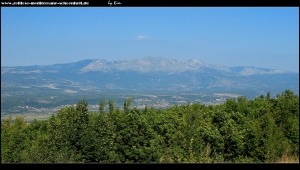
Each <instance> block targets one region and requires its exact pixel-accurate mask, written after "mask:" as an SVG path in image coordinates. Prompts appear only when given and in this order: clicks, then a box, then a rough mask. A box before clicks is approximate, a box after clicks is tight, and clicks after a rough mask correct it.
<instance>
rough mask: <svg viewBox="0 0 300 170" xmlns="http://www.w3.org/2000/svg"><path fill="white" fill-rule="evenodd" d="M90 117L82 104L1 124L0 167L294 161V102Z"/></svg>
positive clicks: (283, 98) (283, 97)
mask: <svg viewBox="0 0 300 170" xmlns="http://www.w3.org/2000/svg"><path fill="white" fill-rule="evenodd" d="M131 100H132V99H131V98H130V99H128V100H125V101H124V109H123V110H120V109H119V108H117V109H115V108H114V102H113V101H109V111H108V113H106V112H105V111H104V106H105V100H103V99H102V100H101V101H100V108H99V112H100V113H95V112H88V110H87V105H88V104H87V102H86V101H85V100H81V101H79V102H78V104H77V106H76V107H66V108H63V109H61V110H59V112H58V113H57V114H56V115H53V116H52V117H51V118H50V119H49V120H46V121H33V122H32V123H30V124H28V123H26V122H25V121H24V119H23V118H22V117H17V118H16V119H15V121H14V123H13V124H11V117H10V118H7V119H6V120H4V121H3V122H2V123H1V162H2V163H6V162H126V163H129V162H143V163H148V162H276V161H277V160H279V159H280V158H281V157H282V156H283V155H284V154H288V155H292V156H294V157H297V158H298V159H299V98H298V96H297V95H294V94H293V92H292V91H290V90H286V91H284V92H283V93H282V94H278V95H277V96H276V98H270V94H269V93H268V94H267V96H259V97H257V98H255V99H253V100H247V99H246V97H239V98H238V99H237V100H235V99H227V101H226V102H225V103H223V104H220V105H217V106H205V105H202V104H187V105H181V106H178V105H175V106H172V107H170V108H168V109H165V110H158V109H155V108H153V107H151V108H148V107H147V106H146V107H145V109H142V110H138V109H136V108H135V107H133V108H132V107H130V104H131Z"/></svg>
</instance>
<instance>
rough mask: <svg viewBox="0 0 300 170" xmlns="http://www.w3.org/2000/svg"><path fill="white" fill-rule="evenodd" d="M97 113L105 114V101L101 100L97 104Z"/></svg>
mask: <svg viewBox="0 0 300 170" xmlns="http://www.w3.org/2000/svg"><path fill="white" fill-rule="evenodd" d="M99 113H100V114H104V113H105V99H104V98H102V99H101V100H100V102H99Z"/></svg>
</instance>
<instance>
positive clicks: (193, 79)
mask: <svg viewBox="0 0 300 170" xmlns="http://www.w3.org/2000/svg"><path fill="white" fill-rule="evenodd" d="M45 89H47V90H50V91H51V92H50V93H63V94H78V93H83V92H87V91H89V92H100V91H102V90H107V89H110V90H118V89H123V90H141V91H147V90H152V91H156V90H169V91H214V90H216V91H228V90H230V91H235V90H239V91H243V90H245V91H253V92H255V93H266V92H268V91H271V92H274V93H281V92H282V91H283V90H285V89H290V90H292V91H294V93H295V94H299V73H294V72H288V71H284V70H277V69H268V68H257V67H244V66H237V67H227V66H223V65H214V64H209V63H205V62H202V61H199V60H196V59H190V60H177V59H170V58H163V57H145V58H140V59H132V60H120V61H111V62H109V61H106V60H103V59H87V60H82V61H78V62H73V63H65V64H53V65H43V66H42V65H34V66H16V67H1V97H3V96H11V95H18V94H27V93H28V94H41V95H42V94H44V93H45Z"/></svg>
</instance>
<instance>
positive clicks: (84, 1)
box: [1, 0, 299, 7]
mask: <svg viewBox="0 0 300 170" xmlns="http://www.w3.org/2000/svg"><path fill="white" fill-rule="evenodd" d="M252 2H253V1H252ZM273 2H274V1H273ZM278 2H279V1H278ZM244 3H245V2H244ZM244 3H242V1H240V2H234V1H231V2H230V1H218V3H217V2H216V1H199V0H198V1H185V0H184V1H172V2H166V1H130V2H129V1H128V0H127V1H122V0H118V1H115V0H104V1H89V0H74V1H64V0H58V1H30V0H29V1H18V0H16V1H5V0H4V1H1V6H6V7H9V6H11V7H22V6H26V7H35V6H39V7H43V6H47V7H59V6H64V7H66V6H71V7H72V6H73V7H76V6H77V7H78V6H80V7H84V6H86V7H91V6H95V7H237V6H238V7H243V5H245V4H244ZM254 4H255V3H253V5H248V6H244V7H251V6H253V7H273V6H279V7H284V6H288V7H297V6H293V5H282V4H280V3H279V4H276V3H267V1H261V2H260V3H258V4H257V5H254ZM298 7H299V6H298Z"/></svg>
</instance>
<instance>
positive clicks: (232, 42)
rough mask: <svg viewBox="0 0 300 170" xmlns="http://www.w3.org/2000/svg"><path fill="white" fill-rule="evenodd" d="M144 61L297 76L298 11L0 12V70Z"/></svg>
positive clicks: (27, 9) (143, 9) (84, 9)
mask: <svg viewBox="0 0 300 170" xmlns="http://www.w3.org/2000/svg"><path fill="white" fill-rule="evenodd" d="M147 56H161V57H166V58H174V59H186V60H188V59H198V60H201V61H203V62H207V63H211V64H221V65H225V66H255V67H264V68H273V69H281V70H287V71H293V72H299V8H298V7H286V8H285V7H268V8H264V7H259V8H257V7H231V8H225V7H210V8H208V7H178V8H174V7H160V8H158V7H132V8H127V7H126V8H125V7H124V8H123V7H121V8H120V7H118V8H113V7H66V8H65V7H63V8H62V7H16V8H12V7H1V66H20V65H48V64H55V63H68V62H76V61H80V60H84V59H105V60H108V61H115V60H128V59H135V58H143V57H147Z"/></svg>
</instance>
